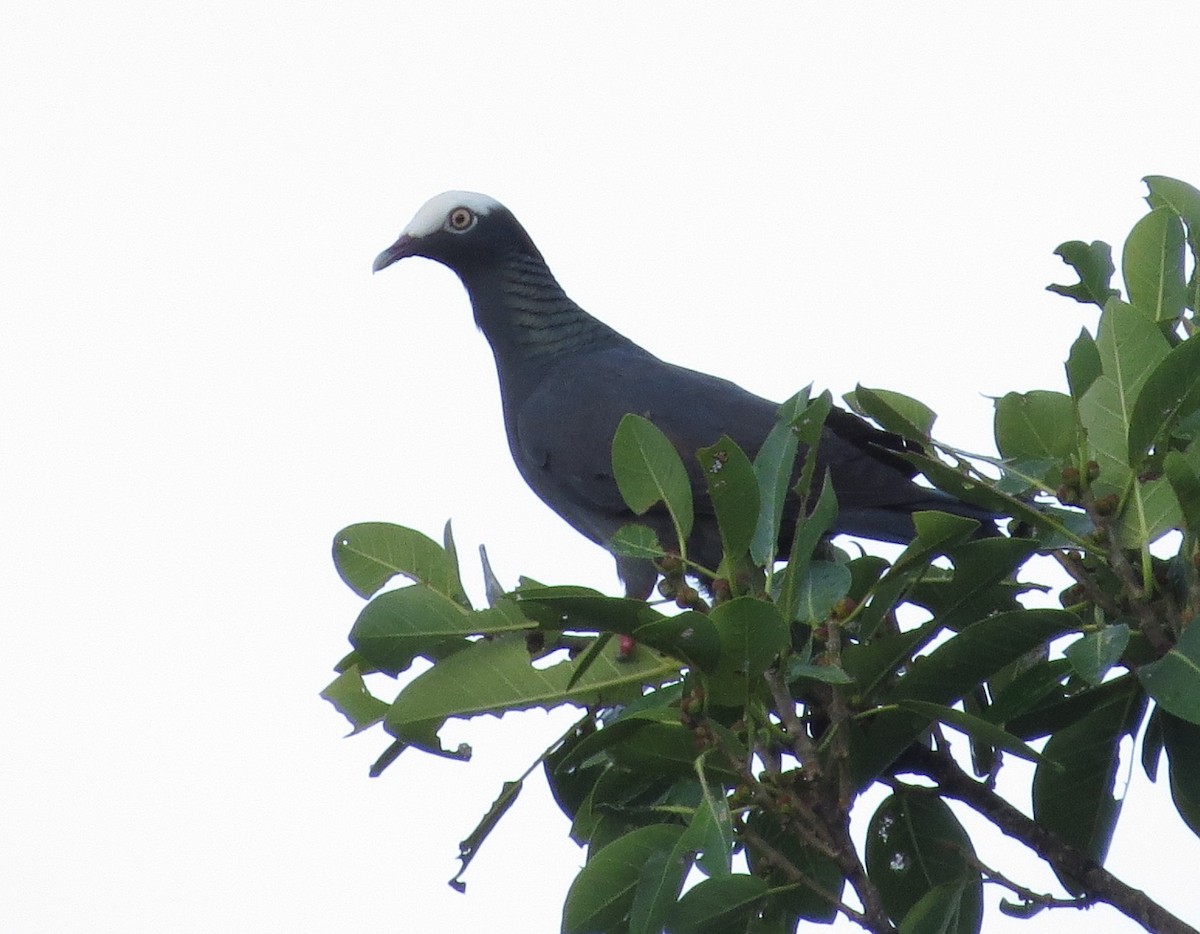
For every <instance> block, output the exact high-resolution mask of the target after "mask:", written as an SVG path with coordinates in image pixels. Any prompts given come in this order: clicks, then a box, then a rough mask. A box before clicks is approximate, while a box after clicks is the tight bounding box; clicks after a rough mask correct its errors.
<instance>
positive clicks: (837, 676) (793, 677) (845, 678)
mask: <svg viewBox="0 0 1200 934" xmlns="http://www.w3.org/2000/svg"><path fill="white" fill-rule="evenodd" d="M801 678H808V679H809V680H811V681H820V682H821V683H822V684H853V683H854V679H853V678H852V677H850V675H849V673H848V672H847V671H846V670H845V669H844V668H839V667H838V666H837V665H814V664H811V663H810V662H802V661H800V659H799V658H797V657H793V658H792V659H791V660H790V661H789V662H788V668H787V681H788V684H791V683H792V682H793V681H799V680H800V679H801Z"/></svg>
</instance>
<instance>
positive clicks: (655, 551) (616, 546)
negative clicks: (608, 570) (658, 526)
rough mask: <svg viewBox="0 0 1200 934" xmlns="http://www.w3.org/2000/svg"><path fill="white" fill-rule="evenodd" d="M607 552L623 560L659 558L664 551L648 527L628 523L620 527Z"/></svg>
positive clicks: (656, 536)
mask: <svg viewBox="0 0 1200 934" xmlns="http://www.w3.org/2000/svg"><path fill="white" fill-rule="evenodd" d="M608 550H609V551H611V552H612V553H613V554H615V555H621V556H622V557H625V558H649V559H651V560H653V559H655V558H661V557H663V556H664V555H666V553H667V552H666V549H664V548H663V546H662V545H660V544H659V542H658V535H657V534H656V533H655V531H654V530H653V529H651V528H649V527H648V526H644V525H639V524H638V523H636V522H634V523H630V524H629V525H624V526H621V528H619V529H618V530H617V534H616V535H614V536H613V537H612V538H611V539H610V540H609V543H608Z"/></svg>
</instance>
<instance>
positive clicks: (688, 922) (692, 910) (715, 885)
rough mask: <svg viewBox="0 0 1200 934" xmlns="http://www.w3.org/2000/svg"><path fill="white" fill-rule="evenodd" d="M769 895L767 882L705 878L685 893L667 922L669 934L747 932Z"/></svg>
mask: <svg viewBox="0 0 1200 934" xmlns="http://www.w3.org/2000/svg"><path fill="white" fill-rule="evenodd" d="M766 895H767V883H765V882H764V881H763V880H762V879H760V878H758V876H747V875H743V874H741V873H738V874H735V875H728V876H718V877H716V878H713V879H705V880H704V881H703V882H701V883H700V884H699V885H697V886H696V887H695V888H692V889H689V890H688V891H687V892H686V893H684V896H683V898H681V899H680V900H679V902H678V903H677V904H676V905H675V909H674V910H673V911H672V912H671V916H670V918H669V919H668V921H667V931H668V934H735V932H737V931H745V930H746V929H747V927H748V925H749V924H750V922H751V920H752V919H753V918H754V917H755V915H757V914H758V910H759V906H760V905H761V904H762V902H763V899H764V898H766Z"/></svg>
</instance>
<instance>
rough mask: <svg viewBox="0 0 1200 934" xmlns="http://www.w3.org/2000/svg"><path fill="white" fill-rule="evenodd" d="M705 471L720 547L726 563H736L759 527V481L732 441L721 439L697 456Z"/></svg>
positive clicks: (746, 550) (699, 452) (746, 459)
mask: <svg viewBox="0 0 1200 934" xmlns="http://www.w3.org/2000/svg"><path fill="white" fill-rule="evenodd" d="M696 457H697V458H698V459H699V461H700V466H701V467H702V468H703V469H704V481H705V483H706V484H708V495H709V498H710V499H712V504H713V509H714V510H715V511H716V513H717V527H718V528H719V529H720V531H721V545H722V547H723V548H724V550H725V557H726V559H727V560H728V561H731V562H734V561H739V560H741V558H742V557H743V556H744V555H745V554H746V553H747V552H748V551H749V550H750V541H751V539H752V538H753V537H754V529H755V526H756V524H757V523H758V479H757V478H756V477H755V474H754V467H753V465H752V464H751V463H750V458H748V457H747V456H746V453H745V452H744V451H743V450H742V449H741V448H740V447H738V446H737V444H736V443H735V442H734V441H733V439H731V438H729V437H728V436H727V435H722V436H721V438H720V440H719V441H717V443H716V444H714V445H712V447H707V448H701V449H700V450H699V451H697V452H696Z"/></svg>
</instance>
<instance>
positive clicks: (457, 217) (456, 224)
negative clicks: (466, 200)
mask: <svg viewBox="0 0 1200 934" xmlns="http://www.w3.org/2000/svg"><path fill="white" fill-rule="evenodd" d="M446 225H447V226H448V227H449V228H450V229H451V230H453V231H455V232H456V233H462V232H463V231H464V230H470V229H471V227H473V226H474V225H475V212H474V211H472V210H471V209H470V208H455V209H454V210H453V211H451V212H450V214H449V215H448V216H447V217H446Z"/></svg>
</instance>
